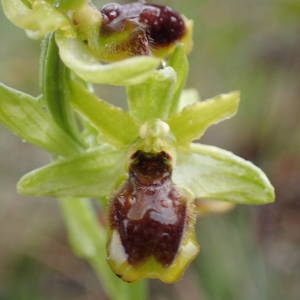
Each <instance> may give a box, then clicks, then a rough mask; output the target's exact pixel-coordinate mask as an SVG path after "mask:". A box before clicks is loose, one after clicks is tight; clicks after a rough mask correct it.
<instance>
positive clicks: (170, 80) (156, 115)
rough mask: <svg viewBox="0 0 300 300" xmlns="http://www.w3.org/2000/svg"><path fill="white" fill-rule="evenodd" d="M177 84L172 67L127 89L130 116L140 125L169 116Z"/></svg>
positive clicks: (155, 72) (159, 71)
mask: <svg viewBox="0 0 300 300" xmlns="http://www.w3.org/2000/svg"><path fill="white" fill-rule="evenodd" d="M175 82H176V73H175V72H174V70H173V69H172V68H170V67H167V68H164V69H161V70H157V71H154V72H153V74H152V75H151V76H150V77H149V78H148V79H147V80H146V81H144V82H143V83H140V84H138V85H131V86H129V87H128V89H127V94H128V105H129V112H130V114H131V115H132V116H133V117H134V118H135V119H136V120H138V121H139V122H140V123H144V122H146V121H150V120H153V119H161V120H165V119H166V118H168V116H169V111H170V107H171V100H172V96H173V92H174V87H175Z"/></svg>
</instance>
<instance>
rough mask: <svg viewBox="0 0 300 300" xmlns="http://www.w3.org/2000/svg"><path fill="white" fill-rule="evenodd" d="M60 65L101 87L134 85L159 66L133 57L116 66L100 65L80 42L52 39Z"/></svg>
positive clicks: (151, 60)
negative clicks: (102, 85)
mask: <svg viewBox="0 0 300 300" xmlns="http://www.w3.org/2000/svg"><path fill="white" fill-rule="evenodd" d="M56 40H57V43H58V47H59V50H60V56H61V59H62V60H63V62H64V63H65V64H66V65H67V66H68V67H69V68H70V69H71V70H73V71H74V72H75V73H76V74H77V75H78V76H79V77H81V78H82V79H84V80H86V81H89V82H93V83H102V84H112V85H130V84H138V83H140V82H141V81H143V80H145V79H146V78H147V77H149V76H150V75H151V74H152V72H153V71H154V70H155V69H156V68H157V67H158V66H159V64H160V62H161V61H160V59H157V58H154V57H151V56H136V57H133V58H128V59H125V60H122V61H119V62H114V63H109V64H103V63H102V62H101V61H99V60H98V59H97V58H96V57H95V56H94V55H93V54H92V53H91V51H90V50H89V49H88V47H87V46H86V45H85V44H84V43H83V42H81V41H79V40H77V39H75V38H66V37H64V36H63V35H61V34H57V35H56Z"/></svg>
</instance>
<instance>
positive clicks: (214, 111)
mask: <svg viewBox="0 0 300 300" xmlns="http://www.w3.org/2000/svg"><path fill="white" fill-rule="evenodd" d="M2 2H3V4H4V7H5V10H6V13H7V15H8V16H9V18H10V19H11V20H12V21H13V22H15V23H16V24H17V25H19V26H21V27H22V28H25V29H26V30H30V32H29V33H30V34H31V36H32V35H34V36H36V37H37V36H43V35H45V34H48V33H49V32H55V33H54V34H53V33H51V34H50V35H47V37H46V38H45V41H44V48H43V55H42V68H41V72H42V74H41V79H42V90H41V93H42V95H41V96H40V97H36V98H35V97H32V96H29V95H26V94H24V93H21V92H17V91H15V90H13V89H10V88H8V87H7V86H5V85H2V84H1V85H0V104H1V110H0V121H1V122H2V123H3V124H4V125H6V126H7V127H8V128H10V129H11V130H12V131H14V132H15V133H16V134H18V135H19V136H21V137H22V138H24V139H25V140H27V141H29V142H31V143H33V144H35V145H37V146H39V147H41V148H44V149H45V150H47V151H49V152H51V153H53V154H54V162H52V163H51V164H49V165H47V166H45V167H43V168H40V169H37V170H34V171H32V172H30V173H28V174H27V175H25V176H24V177H23V178H22V179H21V180H20V182H19V184H18V190H19V192H20V193H22V194H25V195H39V196H53V197H58V198H67V199H66V200H67V201H63V205H62V207H63V209H64V212H65V215H66V220H67V224H68V227H69V229H70V236H71V242H72V243H73V245H74V248H75V250H76V251H77V253H79V254H80V255H82V256H84V257H86V258H87V259H89V260H90V261H91V263H92V265H96V263H95V261H96V259H98V257H99V252H101V251H102V250H103V243H102V239H103V236H100V235H99V234H98V233H99V232H101V233H103V235H105V232H103V231H104V230H103V227H101V226H100V224H96V225H95V222H94V221H95V220H94V218H93V217H92V216H91V214H90V212H91V209H90V207H88V206H86V205H84V203H87V202H84V201H88V200H86V199H87V198H96V199H100V200H101V203H102V204H104V205H108V203H109V205H108V206H109V213H108V215H109V217H108V219H109V221H108V224H109V228H108V233H107V237H108V244H107V251H108V252H107V260H108V262H109V264H110V266H111V268H112V269H113V271H114V272H115V273H116V274H117V275H118V276H120V277H121V278H122V279H123V280H125V281H135V280H138V279H140V278H144V277H148V278H159V279H161V280H162V281H164V282H174V281H175V280H177V279H178V278H179V277H180V276H181V274H182V273H183V272H184V270H185V269H186V267H187V266H188V264H189V263H190V262H191V261H192V259H193V258H194V257H195V256H196V254H197V253H198V251H199V246H198V244H197V242H196V241H195V234H194V231H195V220H196V214H197V211H198V208H197V207H198V206H199V203H201V201H203V199H204V200H205V201H210V200H211V201H223V202H230V203H240V204H265V203H269V202H272V201H273V200H274V191H273V187H272V186H271V184H270V182H269V181H268V179H267V178H266V176H265V175H264V174H263V172H262V171H261V170H259V169H258V168H257V167H255V166H254V165H253V164H251V163H250V162H247V161H245V160H243V159H241V158H239V157H237V156H235V155H234V154H232V153H230V152H227V151H225V150H222V149H219V148H217V147H212V146H206V145H202V144H199V143H194V142H193V141H194V140H197V139H199V138H200V137H201V136H202V135H203V134H204V132H205V131H206V129H207V128H208V127H209V126H210V125H212V124H215V123H217V122H219V121H221V120H223V119H226V118H228V117H230V116H232V115H233V114H235V112H236V110H237V107H238V103H239V93H238V92H233V93H229V94H222V95H219V96H217V97H215V98H212V99H208V100H206V101H200V100H199V99H198V98H197V94H196V93H195V91H187V90H183V86H184V83H185V79H186V76H187V68H188V66H187V59H186V56H185V53H186V51H187V49H188V48H189V42H188V41H189V39H188V37H189V34H190V27H189V26H188V24H190V23H189V22H188V21H187V20H186V19H185V18H184V17H183V16H182V15H180V14H179V13H177V12H175V11H174V10H172V9H169V8H167V7H164V6H160V5H154V4H145V3H132V4H127V5H118V4H114V5H110V6H105V7H103V8H102V9H96V8H95V7H94V6H93V5H91V3H90V2H88V1H75V2H73V1H58V2H57V3H58V4H59V5H54V2H53V1H38V0H36V1H35V0H32V1H26V3H25V2H24V1H17V0H14V1H11V2H9V1H5V0H2ZM19 2H22V5H19V4H20V3H19ZM18 3H19V4H18ZM55 3H56V1H55ZM57 3H56V4H57ZM14 9H17V11H14ZM45 16H47V18H45ZM166 32H167V34H165V33H166ZM95 37H96V38H95ZM177 42H183V44H181V45H180V44H178V43H177ZM106 46H107V47H108V48H106ZM112 49H114V50H116V51H112ZM101 51H103V52H101ZM165 55H170V57H168V58H167V59H166V60H165V61H164V63H161V59H160V58H157V57H164V56H165ZM131 56H133V57H131ZM102 60H104V61H107V62H110V61H114V62H113V63H108V64H102V63H101V61H102ZM115 61H116V62H115ZM66 66H68V67H69V68H70V69H68V68H67V67H66ZM85 81H88V82H97V83H109V84H117V85H126V86H127V96H128V97H127V98H128V111H125V110H123V109H121V108H118V107H115V106H113V105H111V104H109V103H108V102H106V101H103V100H101V99H99V98H98V97H97V96H96V95H95V94H94V93H93V92H92V89H91V87H90V86H89V84H88V82H85ZM75 111H76V118H75V117H74V113H75ZM12 116H13V118H12ZM28 116H30V118H28ZM78 122H80V126H79V127H78V126H77V124H78ZM81 197H84V199H81ZM72 201H73V202H74V203H75V204H76V205H77V206H76V205H75V206H72ZM207 207H208V206H207ZM80 209H82V211H80ZM200 210H201V209H200ZM97 226H98V227H97ZM101 230H102V231H101ZM99 249H100V250H99ZM101 253H102V252H101ZM102 257H104V255H103V253H102ZM100 269H101V270H103V269H105V265H104V264H103V261H101V268H100ZM100 272H102V271H100ZM101 274H102V275H101V276H104V277H105V276H107V275H106V274H104V273H103V272H102V273H101ZM105 278H107V277H105ZM105 282H106V284H107V286H109V283H107V282H108V281H107V280H106V281H105ZM109 288H110V289H111V287H109ZM111 290H113V289H111Z"/></svg>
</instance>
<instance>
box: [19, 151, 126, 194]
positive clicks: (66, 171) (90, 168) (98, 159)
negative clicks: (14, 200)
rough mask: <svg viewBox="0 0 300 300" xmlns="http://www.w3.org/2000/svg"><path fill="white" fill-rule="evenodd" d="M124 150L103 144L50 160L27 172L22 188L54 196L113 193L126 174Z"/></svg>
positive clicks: (20, 189) (21, 189)
mask: <svg viewBox="0 0 300 300" xmlns="http://www.w3.org/2000/svg"><path fill="white" fill-rule="evenodd" d="M124 160H125V157H124V153H122V152H120V151H117V150H113V149H111V147H106V146H103V147H101V148H97V149H93V150H91V151H88V152H84V153H81V154H78V155H76V156H73V157H71V158H68V159H64V160H61V161H58V162H55V163H52V164H49V165H47V166H45V167H42V168H40V169H37V170H34V171H32V172H30V173H28V174H26V175H25V176H23V177H22V178H21V179H20V181H19V183H18V186H17V188H18V192H19V193H20V194H23V195H32V196H52V197H94V198H97V197H101V196H110V195H111V193H112V191H113V190H114V188H115V187H116V182H117V180H118V179H119V178H120V177H121V176H122V175H124V171H125V169H124Z"/></svg>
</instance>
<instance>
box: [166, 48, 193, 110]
mask: <svg viewBox="0 0 300 300" xmlns="http://www.w3.org/2000/svg"><path fill="white" fill-rule="evenodd" d="M169 66H171V67H172V68H173V69H174V70H175V72H176V74H177V82H176V87H175V91H174V94H173V98H172V101H171V103H172V106H171V109H170V115H173V114H175V113H177V112H178V111H179V101H180V94H181V91H182V89H183V87H184V85H185V82H186V79H187V76H188V72H189V62H188V59H187V57H186V54H185V46H184V44H179V45H178V46H177V47H176V49H175V50H174V52H173V54H172V56H171V57H170V61H169Z"/></svg>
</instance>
